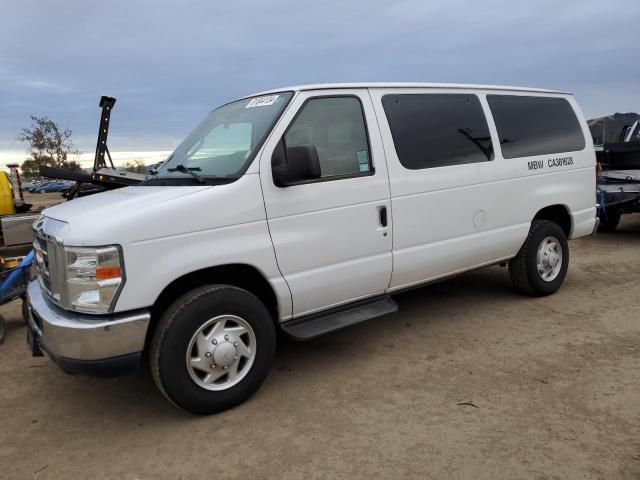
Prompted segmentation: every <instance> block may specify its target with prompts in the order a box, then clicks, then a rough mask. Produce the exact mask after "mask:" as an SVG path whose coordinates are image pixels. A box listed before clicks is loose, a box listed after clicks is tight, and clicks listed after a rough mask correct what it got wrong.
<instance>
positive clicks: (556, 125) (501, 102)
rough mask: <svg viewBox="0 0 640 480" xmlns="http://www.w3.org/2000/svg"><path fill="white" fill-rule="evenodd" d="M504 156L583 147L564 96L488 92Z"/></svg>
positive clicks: (577, 126)
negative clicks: (531, 95)
mask: <svg viewBox="0 0 640 480" xmlns="http://www.w3.org/2000/svg"><path fill="white" fill-rule="evenodd" d="M487 101H488V102H489V107H490V108H491V113H492V114H493V119H494V120H495V122H496V128H497V129H498V138H499V139H500V146H501V148H502V156H503V157H504V158H516V157H531V156H534V155H547V154H550V153H562V152H575V151H577V150H582V149H583V148H584V147H585V141H584V135H583V134H582V129H581V128H580V123H579V122H578V118H577V117H576V114H575V112H574V111H573V108H571V105H570V104H569V102H568V101H567V100H566V99H564V98H548V97H526V96H519V95H487Z"/></svg>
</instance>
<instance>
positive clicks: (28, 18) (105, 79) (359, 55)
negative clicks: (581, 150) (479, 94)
mask: <svg viewBox="0 0 640 480" xmlns="http://www.w3.org/2000/svg"><path fill="white" fill-rule="evenodd" d="M614 5H615V7H614ZM639 25H640V3H639V2H638V1H637V0H617V1H616V2H611V1H603V0H597V1H591V0H563V1H560V0H545V1H532V0H530V1H518V0H495V1H481V0H478V1H473V0H463V1H458V0H396V1H388V2H384V1H380V0H378V1H375V0H368V1H361V0H356V1H349V0H342V1H334V0H324V1H317V0H316V1H314V2H306V1H304V0H296V1H292V0H269V1H255V0H254V1H243V0H235V1H232V2H222V1H216V0H198V1H175V0H173V1H165V0H155V1H135V0H125V1H122V0H109V1H108V2H92V1H83V0H78V1H69V0H56V1H46V0H38V1H34V0H2V3H1V6H0V166H4V163H6V162H7V161H11V160H13V161H15V160H17V161H22V159H23V158H24V146H23V145H21V144H20V143H19V142H18V141H17V140H16V136H17V133H18V132H19V130H20V129H21V128H22V127H25V126H27V125H28V124H29V115H47V116H49V117H50V118H51V119H53V120H55V121H56V122H58V123H59V124H61V125H63V126H68V127H69V128H70V129H71V130H72V131H73V134H74V135H73V136H74V141H75V143H76V146H77V147H79V148H80V149H81V150H82V151H83V152H85V156H84V157H83V158H84V159H87V158H91V157H92V155H93V150H94V148H95V138H96V133H97V128H98V120H99V118H98V113H99V109H98V101H99V98H100V96H101V95H105V94H107V95H111V96H115V97H116V98H117V99H118V102H117V104H116V108H115V110H114V112H113V116H112V127H111V132H110V138H109V145H110V149H111V151H112V152H116V153H117V158H118V159H124V158H134V157H141V158H145V159H147V160H149V159H155V158H157V157H163V156H164V155H166V152H167V151H170V150H172V149H173V148H174V147H175V146H176V144H177V143H178V142H179V140H180V139H181V138H182V137H184V136H185V135H186V134H187V133H188V132H189V131H190V130H191V128H193V126H194V125H195V124H196V123H197V122H198V121H199V120H200V119H201V118H202V117H203V116H204V115H205V114H206V113H207V112H208V111H209V110H211V109H212V108H213V107H214V106H216V105H218V104H220V103H222V102H225V101H228V100H230V99H233V98H234V97H238V96H242V95H246V94H249V93H252V92H255V91H259V90H264V89H269V88H275V87H279V86H286V85H291V84H299V83H317V82H345V81H347V82H348V81H428V82H456V83H489V84H507V85H527V86H536V87H547V88H559V89H565V90H569V91H572V92H574V93H575V94H576V96H577V98H578V101H579V102H580V104H581V106H582V108H583V110H584V111H585V113H586V115H587V116H588V117H594V116H601V115H604V114H609V113H613V112H616V111H623V112H628V111H636V112H638V111H640V62H638V48H639V47H640V42H639V39H640V37H639V34H638V26H639Z"/></svg>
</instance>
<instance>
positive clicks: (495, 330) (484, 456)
mask: <svg viewBox="0 0 640 480" xmlns="http://www.w3.org/2000/svg"><path fill="white" fill-rule="evenodd" d="M571 248H572V250H571V255H572V256H571V267H570V270H569V275H568V277H567V280H566V283H565V285H564V287H563V288H562V289H561V290H560V291H559V292H558V293H557V294H556V295H553V296H551V297H547V298H540V299H533V298H527V297H522V296H519V295H517V294H515V293H514V292H513V291H512V290H511V288H510V284H509V278H508V275H507V273H506V270H505V269H503V268H499V267H492V268H488V269H484V270H481V271H477V272H473V273H469V274H466V275H462V276H460V277H457V278H455V279H452V280H449V281H446V282H442V283H440V284H436V285H432V286H428V287H424V288H421V289H418V290H414V291H412V292H409V293H405V294H402V295H400V296H398V297H397V301H398V304H399V306H400V312H399V313H398V314H395V315H391V316H387V317H383V318H380V319H378V320H374V321H371V322H369V323H365V324H363V325H360V326H357V327H353V328H351V329H348V330H344V331H341V332H338V333H335V334H332V335H327V336H324V337H321V338H318V339H316V340H314V341H311V342H307V343H294V342H285V343H283V344H281V345H280V346H279V349H278V354H277V358H276V361H275V365H274V368H273V370H272V372H271V374H270V375H269V377H268V379H267V381H266V383H265V384H264V385H263V387H262V388H261V389H260V390H259V392H258V393H257V394H256V395H255V396H254V397H253V398H252V399H251V400H249V401H248V402H247V403H245V404H244V405H241V406H240V407H237V408H235V409H233V410H231V411H228V412H225V413H222V414H220V415H217V416H211V417H196V416H192V415H190V414H187V413H184V412H182V411H179V410H177V409H176V408H174V407H173V406H171V405H170V404H169V403H168V402H167V401H166V400H165V399H164V398H163V397H162V396H161V395H160V394H159V393H158V391H156V389H155V386H154V385H153V382H152V380H151V378H150V376H149V375H148V374H147V373H143V374H140V375H138V376H134V377H126V378H120V379H112V380H100V379H92V378H84V377H74V376H69V375H66V374H64V373H62V372H61V371H60V370H59V369H58V368H57V367H56V366H55V365H53V364H52V363H51V362H50V361H49V360H48V359H46V358H31V357H29V354H28V353H27V350H26V346H25V330H24V327H23V325H22V323H21V322H20V320H19V304H18V305H15V304H14V305H11V306H5V307H2V309H3V310H2V312H3V314H4V315H5V317H6V318H7V319H8V321H9V325H8V328H9V332H8V338H7V339H6V341H5V343H4V344H3V345H2V346H0V478H2V479H23V478H24V479H31V478H37V479H47V478H69V479H80V478H109V479H115V478H118V479H151V478H153V479H158V478H167V479H180V478H181V479H190V478H205V477H208V478H225V479H226V478H242V479H246V478H256V479H264V478H277V479H301V478H304V479H325V478H363V479H365V478H366V479H375V478H393V479H404V478H420V479H424V478H433V479H444V480H446V479H507V478H508V479H517V478H527V479H528V478H532V479H563V480H565V479H578V478H580V479H584V478H588V479H591V478H593V479H607V480H609V479H638V478H640V369H639V364H640V273H639V272H640V216H638V215H636V216H632V217H627V218H626V219H624V220H623V224H622V226H621V229H620V231H619V232H617V233H615V234H600V235H598V236H596V237H593V238H585V239H580V240H577V241H575V242H572V243H571Z"/></svg>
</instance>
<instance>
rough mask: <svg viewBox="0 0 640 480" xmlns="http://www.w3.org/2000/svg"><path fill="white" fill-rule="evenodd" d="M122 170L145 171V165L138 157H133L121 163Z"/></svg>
mask: <svg viewBox="0 0 640 480" xmlns="http://www.w3.org/2000/svg"><path fill="white" fill-rule="evenodd" d="M121 168H122V169H123V170H126V171H128V172H134V173H147V170H148V168H147V166H146V165H145V164H144V161H143V160H142V159H140V158H134V159H133V160H131V161H126V162H124V163H123V164H122V167H121Z"/></svg>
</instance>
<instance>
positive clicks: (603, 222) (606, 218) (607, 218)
mask: <svg viewBox="0 0 640 480" xmlns="http://www.w3.org/2000/svg"><path fill="white" fill-rule="evenodd" d="M621 216H622V214H621V213H620V211H619V210H607V211H606V212H605V214H604V215H603V216H602V218H601V219H600V226H599V227H598V230H599V231H601V232H615V231H616V228H618V224H619V223H620V217H621Z"/></svg>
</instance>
